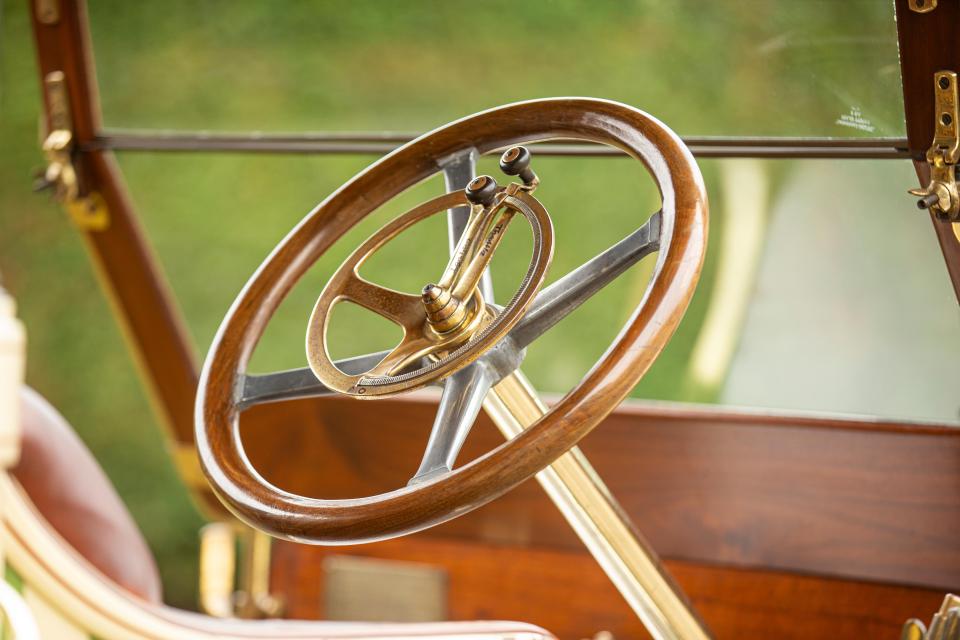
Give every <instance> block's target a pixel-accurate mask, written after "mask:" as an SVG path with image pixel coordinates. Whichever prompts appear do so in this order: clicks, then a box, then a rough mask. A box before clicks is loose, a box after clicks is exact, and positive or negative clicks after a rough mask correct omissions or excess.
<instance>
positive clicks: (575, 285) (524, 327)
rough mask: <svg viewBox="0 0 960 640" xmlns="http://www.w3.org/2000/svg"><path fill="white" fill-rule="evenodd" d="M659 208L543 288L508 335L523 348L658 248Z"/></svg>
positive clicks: (659, 234) (660, 213)
mask: <svg viewBox="0 0 960 640" xmlns="http://www.w3.org/2000/svg"><path fill="white" fill-rule="evenodd" d="M662 217H663V214H662V212H660V211H657V212H656V213H654V214H653V215H652V216H650V218H649V219H648V220H647V221H646V222H645V223H644V224H643V225H641V226H640V228H639V229H637V230H636V231H634V232H633V233H631V234H630V235H629V236H627V237H626V238H624V239H623V240H621V241H620V242H618V243H617V244H615V245H613V246H612V247H610V248H609V249H607V250H606V251H604V252H602V253H600V254H598V255H596V256H594V257H593V258H591V259H590V260H588V261H587V262H585V263H583V264H582V265H580V266H579V267H577V268H576V269H574V270H573V271H571V272H570V273H568V274H567V275H565V276H563V277H562V278H560V279H559V280H557V281H556V282H554V283H553V284H551V285H550V286H548V287H546V288H545V289H543V290H542V291H541V292H540V293H539V294H537V297H536V298H535V299H534V301H533V304H531V305H530V309H529V311H527V313H526V315H525V316H524V317H523V318H522V319H521V320H520V321H519V322H518V323H517V325H516V326H515V327H514V328H513V329H512V330H511V331H510V333H509V336H510V338H512V339H513V340H514V343H515V344H516V346H517V347H519V348H521V349H523V348H525V347H527V346H529V345H530V343H532V342H533V341H534V340H536V339H537V338H539V337H540V336H542V335H543V334H544V333H546V332H547V331H548V330H549V329H550V328H551V327H553V326H554V325H555V324H557V323H558V322H560V321H561V320H563V319H564V318H566V317H567V316H568V315H570V313H572V312H573V311H574V310H575V309H577V308H578V307H579V306H580V305H582V304H583V303H584V302H586V301H587V300H589V299H590V298H591V297H592V296H593V295H594V294H596V293H597V292H598V291H600V290H601V289H603V288H604V287H606V286H607V285H608V284H610V283H611V282H613V281H614V280H615V279H617V277H619V276H620V275H621V274H623V273H624V272H625V271H626V270H627V269H629V268H630V267H632V266H633V265H634V264H636V263H637V262H639V261H640V260H641V259H643V258H645V257H646V256H648V255H650V254H651V253H653V252H654V251H658V250H659V249H660V237H661V230H662Z"/></svg>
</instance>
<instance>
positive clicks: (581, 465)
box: [483, 371, 710, 640]
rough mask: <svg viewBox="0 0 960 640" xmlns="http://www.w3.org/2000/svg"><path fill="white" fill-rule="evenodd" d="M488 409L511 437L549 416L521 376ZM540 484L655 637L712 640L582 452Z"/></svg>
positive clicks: (559, 462) (568, 456)
mask: <svg viewBox="0 0 960 640" xmlns="http://www.w3.org/2000/svg"><path fill="white" fill-rule="evenodd" d="M483 406H484V409H485V410H486V411H487V413H488V414H489V416H490V418H491V419H492V420H493V422H494V424H496V425H497V427H498V428H499V429H500V431H501V432H502V433H503V435H504V436H505V437H506V438H513V437H514V436H516V435H518V434H519V433H520V432H521V431H523V430H524V429H526V428H527V427H529V426H530V425H532V424H533V423H534V422H536V421H537V420H539V419H540V418H541V417H542V416H543V415H544V414H545V413H546V411H547V408H546V407H545V406H544V404H543V403H542V402H541V401H540V399H539V398H538V397H537V395H536V392H535V391H534V390H533V388H532V387H531V386H530V383H529V382H528V381H527V380H526V378H525V377H523V374H521V373H520V372H519V371H517V372H515V373H513V374H511V375H509V376H507V377H506V378H504V379H503V380H502V381H501V382H500V383H499V384H497V385H496V386H495V387H494V388H493V389H492V391H491V393H489V394H488V395H487V398H486V400H485V401H484V405H483ZM537 481H538V482H539V483H540V485H541V486H542V487H543V489H544V490H545V491H546V492H547V495H548V496H550V499H551V500H552V501H553V503H554V504H555V505H556V507H557V509H559V510H560V512H561V513H562V514H563V516H564V518H566V520H567V522H568V523H569V524H570V526H571V527H573V529H574V531H575V532H576V533H577V536H579V537H580V539H581V540H582V541H583V543H584V545H585V546H586V547H587V549H588V550H589V551H590V553H591V554H592V555H593V557H594V559H595V560H596V561H597V563H598V564H599V565H600V566H601V567H602V568H603V570H604V572H605V573H606V574H607V577H608V578H610V581H611V582H613V584H614V585H615V586H616V587H617V590H618V591H619V592H620V594H621V595H622V596H623V597H624V599H625V600H626V601H627V603H628V604H629V605H630V607H631V608H632V609H633V611H634V613H636V614H637V616H638V617H639V618H640V620H641V621H642V622H643V624H644V625H645V626H646V628H647V631H648V632H650V634H651V635H652V636H653V637H654V638H656V639H658V640H667V639H669V640H706V639H707V638H709V637H710V635H709V633H708V632H707V631H706V629H705V628H704V626H703V624H702V623H701V622H700V621H699V620H698V618H697V616H696V614H695V613H694V612H693V611H692V610H691V608H690V606H689V604H688V603H687V602H686V599H685V598H684V596H683V595H682V593H681V592H680V590H679V589H678V588H677V587H676V586H675V585H674V584H673V581H672V580H671V579H670V577H669V576H668V575H666V574H665V573H664V572H663V570H662V568H661V567H660V563H659V560H658V559H657V556H656V553H655V552H654V551H653V550H652V549H651V548H650V547H649V546H647V544H646V542H645V541H644V540H643V539H642V538H641V536H640V534H639V533H638V532H637V531H636V529H634V528H633V525H632V524H631V522H630V519H629V517H628V516H627V515H626V513H624V511H623V510H622V509H621V507H620V505H619V504H617V502H616V499H615V498H614V497H613V496H612V495H611V494H610V491H609V490H608V489H607V487H606V486H605V485H604V484H603V481H602V480H601V479H600V477H599V476H598V475H597V473H596V471H594V469H593V467H592V466H591V465H590V462H589V461H588V460H587V458H586V457H585V456H584V455H583V453H581V452H580V449H579V448H578V447H574V448H573V449H571V450H570V451H568V452H567V453H565V454H564V455H562V456H560V457H559V458H557V459H556V460H555V461H554V462H553V464H551V465H550V466H549V467H547V468H546V469H544V470H543V471H541V472H540V473H538V474H537Z"/></svg>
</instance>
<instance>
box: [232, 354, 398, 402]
mask: <svg viewBox="0 0 960 640" xmlns="http://www.w3.org/2000/svg"><path fill="white" fill-rule="evenodd" d="M388 355H390V351H378V352H376V353H367V354H364V355H362V356H356V357H353V358H345V359H343V360H337V361H336V362H334V363H333V364H334V366H336V367H337V368H338V369H340V370H341V371H343V372H344V373H346V374H348V375H360V374H361V373H364V372H365V371H369V370H370V369H372V368H373V367H375V366H377V365H378V364H379V363H380V362H381V361H382V360H383V359H384V358H386V357H387V356H388ZM239 388H240V391H239V398H238V399H237V408H238V409H241V410H243V409H247V408H249V407H253V406H256V405H258V404H265V403H268V402H281V401H283V400H296V399H299V398H315V397H319V396H329V395H333V394H335V393H337V392H336V391H334V390H333V389H331V388H330V387H328V386H327V385H325V384H323V383H322V382H320V381H319V380H318V379H317V376H316V374H315V373H313V371H312V370H311V369H310V368H309V367H303V368H301V369H288V370H286V371H275V372H273V373H263V374H247V375H245V376H244V377H243V378H242V380H241V383H240V385H239Z"/></svg>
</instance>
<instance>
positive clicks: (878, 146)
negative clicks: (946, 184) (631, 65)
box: [80, 129, 911, 159]
mask: <svg viewBox="0 0 960 640" xmlns="http://www.w3.org/2000/svg"><path fill="white" fill-rule="evenodd" d="M415 137H417V134H413V133H404V132H394V131H370V132H366V131H364V132H309V133H278V134H273V133H262V132H252V133H219V132H210V131H165V130H156V131H153V130H120V129H117V130H106V131H101V132H100V133H98V134H97V136H95V137H94V139H93V140H92V141H90V142H86V143H83V144H81V145H80V149H81V151H103V150H113V151H170V152H207V153H226V152H231V153H276V154H310V155H324V154H359V155H363V154H368V155H383V154H385V153H389V152H390V151H393V150H394V149H396V148H397V147H398V146H399V145H401V144H405V143H407V142H409V141H410V140H413V139H414V138H415ZM684 142H685V143H686V144H687V146H688V147H690V150H691V151H692V152H693V154H694V155H695V156H698V157H701V158H864V159H866V158H871V159H902V158H910V157H911V156H910V152H909V151H908V149H907V140H906V138H732V137H686V138H684ZM532 146H533V147H535V148H536V150H537V154H538V155H547V156H583V157H621V156H623V152H621V151H620V150H619V149H614V148H612V147H606V146H602V145H597V144H592V143H580V142H569V141H565V142H545V143H539V144H536V145H532Z"/></svg>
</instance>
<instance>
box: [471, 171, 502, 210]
mask: <svg viewBox="0 0 960 640" xmlns="http://www.w3.org/2000/svg"><path fill="white" fill-rule="evenodd" d="M464 191H465V192H466V194H467V200H469V201H470V202H471V203H473V204H481V205H483V206H485V207H489V206H490V205H491V204H493V198H494V197H495V196H496V195H497V181H496V180H494V179H493V178H491V177H490V176H477V177H476V178H474V179H473V180H471V181H470V184H468V185H467V188H466V189H464Z"/></svg>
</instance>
